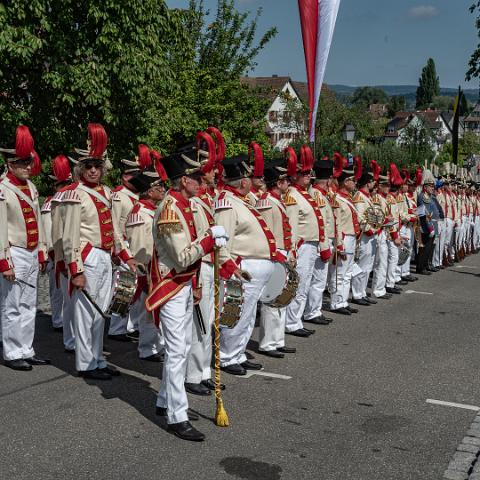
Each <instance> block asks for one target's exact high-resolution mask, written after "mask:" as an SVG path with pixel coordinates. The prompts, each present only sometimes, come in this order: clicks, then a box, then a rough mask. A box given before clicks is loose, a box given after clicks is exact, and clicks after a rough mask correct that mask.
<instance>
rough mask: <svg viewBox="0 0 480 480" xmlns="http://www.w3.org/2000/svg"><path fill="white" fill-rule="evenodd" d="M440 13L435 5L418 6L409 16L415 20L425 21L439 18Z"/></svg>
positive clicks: (409, 12)
mask: <svg viewBox="0 0 480 480" xmlns="http://www.w3.org/2000/svg"><path fill="white" fill-rule="evenodd" d="M439 13H440V12H439V11H438V8H437V7H434V6H433V5H417V6H416V7H412V8H411V9H410V10H409V11H408V16H409V17H410V18H414V19H415V20H425V19H429V18H433V17H436V16H438V14H439Z"/></svg>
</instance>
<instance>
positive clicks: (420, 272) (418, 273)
mask: <svg viewBox="0 0 480 480" xmlns="http://www.w3.org/2000/svg"><path fill="white" fill-rule="evenodd" d="M431 274H432V272H429V271H428V270H420V271H418V270H417V275H431Z"/></svg>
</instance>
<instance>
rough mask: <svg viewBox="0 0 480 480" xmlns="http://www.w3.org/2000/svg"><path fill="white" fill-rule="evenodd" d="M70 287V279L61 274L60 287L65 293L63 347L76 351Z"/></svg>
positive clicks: (73, 312)
mask: <svg viewBox="0 0 480 480" xmlns="http://www.w3.org/2000/svg"><path fill="white" fill-rule="evenodd" d="M68 286H69V280H68V278H67V277H66V276H65V275H63V274H60V287H61V289H62V293H63V346H64V347H65V348H66V349H67V350H75V331H74V326H73V323H74V322H73V317H74V315H75V311H74V308H73V302H72V297H71V296H70V293H69V291H68Z"/></svg>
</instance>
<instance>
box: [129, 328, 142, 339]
mask: <svg viewBox="0 0 480 480" xmlns="http://www.w3.org/2000/svg"><path fill="white" fill-rule="evenodd" d="M127 336H129V337H131V338H138V337H139V336H140V332H139V331H138V330H134V331H133V332H127Z"/></svg>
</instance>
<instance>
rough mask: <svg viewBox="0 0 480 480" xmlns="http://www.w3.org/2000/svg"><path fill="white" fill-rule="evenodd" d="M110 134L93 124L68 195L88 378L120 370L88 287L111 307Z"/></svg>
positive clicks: (79, 346) (78, 331)
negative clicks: (110, 360) (106, 350)
mask: <svg viewBox="0 0 480 480" xmlns="http://www.w3.org/2000/svg"><path fill="white" fill-rule="evenodd" d="M107 141H108V139H107V134H106V132H105V130H104V128H103V127H102V126H101V125H100V124H96V123H90V124H89V125H88V140H87V149H86V150H81V149H75V153H73V154H72V155H71V158H72V159H73V160H74V161H75V162H76V165H75V169H74V170H75V174H74V176H75V177H76V178H78V183H73V184H72V185H70V186H69V187H67V188H66V189H65V191H64V192H63V195H62V209H63V213H64V226H63V240H62V244H63V254H64V261H65V265H66V267H67V268H68V271H69V278H70V284H71V285H70V287H71V289H73V292H72V298H71V302H72V308H73V311H74V322H73V323H74V332H75V366H76V369H77V371H78V374H79V375H80V376H82V377H86V378H92V379H96V380H109V379H111V377H112V375H119V374H120V372H118V371H117V370H114V369H112V368H110V367H108V366H107V362H106V361H105V358H104V356H103V329H104V319H103V317H102V316H101V315H100V314H99V313H98V312H97V310H96V309H95V308H94V306H93V304H92V303H91V302H90V300H88V299H87V297H86V295H85V294H84V293H82V291H86V292H87V294H88V295H90V297H91V298H92V299H93V301H94V302H95V303H96V304H97V305H98V307H99V308H100V309H101V310H103V311H105V310H106V309H107V307H108V303H109V301H110V292H111V286H112V261H111V258H112V253H113V250H114V248H115V243H116V244H117V249H118V248H119V245H120V239H119V235H118V234H116V232H115V230H114V226H113V223H112V213H111V209H110V205H111V192H110V189H109V188H108V187H106V186H105V185H102V178H103V176H104V174H105V168H106V167H105V152H106V148H107Z"/></svg>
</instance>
